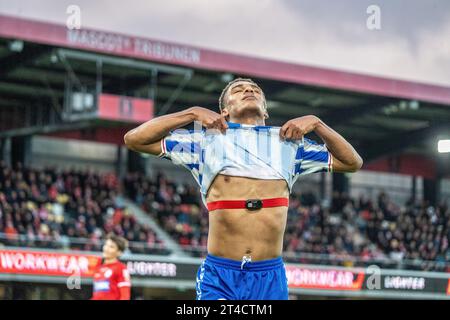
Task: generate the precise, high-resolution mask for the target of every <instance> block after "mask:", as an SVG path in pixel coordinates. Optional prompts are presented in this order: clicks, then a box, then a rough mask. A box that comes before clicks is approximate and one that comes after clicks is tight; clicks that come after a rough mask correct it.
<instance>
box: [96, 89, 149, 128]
mask: <svg viewBox="0 0 450 320" xmlns="http://www.w3.org/2000/svg"><path fill="white" fill-rule="evenodd" d="M153 105H154V103H153V101H152V100H150V99H140V98H132V97H125V96H116V95H112V94H105V93H102V94H100V95H99V96H98V111H97V112H98V113H97V115H98V117H99V118H100V119H105V120H114V121H126V122H136V123H142V122H146V121H148V120H151V119H152V118H153Z"/></svg>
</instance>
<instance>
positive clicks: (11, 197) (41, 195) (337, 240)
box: [0, 162, 450, 272]
mask: <svg viewBox="0 0 450 320" xmlns="http://www.w3.org/2000/svg"><path fill="white" fill-rule="evenodd" d="M121 190H124V192H125V193H126V196H128V197H129V198H130V199H132V200H133V201H135V202H136V204H137V205H138V206H140V207H141V208H142V209H143V210H145V212H147V213H148V214H149V215H150V216H151V217H152V218H154V219H155V221H157V222H158V223H159V224H160V226H161V227H162V228H163V229H164V230H165V231H166V232H167V233H168V234H169V235H170V236H171V237H172V238H173V239H174V240H175V241H176V242H177V243H179V245H180V246H181V247H182V248H183V249H184V250H186V251H187V252H189V253H190V254H192V255H193V256H197V257H201V256H204V255H205V253H206V245H207V239H208V212H207V210H206V208H205V207H204V206H203V205H202V204H201V201H200V196H199V193H198V190H197V188H196V187H195V186H192V185H188V184H186V183H180V182H175V181H171V180H169V179H167V178H166V177H165V175H163V174H162V173H158V174H157V175H156V176H155V178H151V177H144V176H142V175H141V174H138V173H128V174H127V175H126V176H125V177H124V179H123V181H122V183H121V181H119V180H118V178H117V177H116V176H115V175H114V174H101V175H100V174H96V173H94V172H92V171H89V170H83V171H77V170H74V169H71V170H57V169H54V168H45V169H31V168H25V167H23V166H21V165H20V164H18V165H17V166H15V167H14V168H11V167H8V166H6V164H5V163H4V162H1V163H0V243H2V244H3V245H6V246H22V247H24V246H26V247H41V248H70V249H72V250H89V251H99V250H100V248H101V243H102V239H103V238H104V236H105V235H106V234H107V233H109V232H114V233H116V234H120V235H123V236H125V237H126V238H127V239H128V240H129V241H130V251H131V252H133V253H153V254H168V253H169V250H167V249H165V247H164V244H163V243H162V241H161V240H160V239H159V238H158V237H157V236H156V234H155V232H153V231H152V230H151V228H150V227H148V226H145V225H142V224H140V223H139V222H138V221H137V220H136V218H135V217H134V216H133V214H132V213H130V212H129V211H128V209H127V208H126V207H121V206H118V205H117V204H116V203H115V201H114V199H115V197H116V195H118V194H119V193H120V192H121ZM449 238H450V209H449V207H448V204H447V203H442V204H441V205H439V206H435V207H433V206H429V205H428V204H427V203H426V202H420V203H419V202H413V201H408V202H407V203H406V204H404V205H403V206H399V205H397V204H395V203H394V202H393V201H391V200H390V199H389V196H388V195H387V194H386V193H383V192H380V194H379V195H378V198H377V199H375V200H372V199H366V198H365V197H364V196H361V197H360V198H358V199H354V198H350V197H349V196H348V195H347V194H346V193H342V194H339V193H335V194H334V195H333V199H332V202H331V206H327V205H324V204H321V203H319V202H318V200H317V197H316V196H315V195H314V194H312V193H295V194H293V195H292V196H291V200H290V207H289V214H288V220H287V226H286V234H285V239H284V252H285V259H286V260H287V261H290V262H300V263H315V264H328V265H345V266H367V265H370V264H373V263H376V264H377V265H382V266H384V267H391V268H405V269H416V270H429V271H430V270H432V271H447V272H448V271H450V270H448V267H447V266H448V265H449V262H450V249H449Z"/></svg>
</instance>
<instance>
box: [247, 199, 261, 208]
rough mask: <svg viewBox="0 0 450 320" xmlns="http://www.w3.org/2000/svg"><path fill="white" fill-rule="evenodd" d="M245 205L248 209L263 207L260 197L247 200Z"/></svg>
mask: <svg viewBox="0 0 450 320" xmlns="http://www.w3.org/2000/svg"><path fill="white" fill-rule="evenodd" d="M245 207H246V208H247V210H250V211H256V210H259V209H261V208H262V207H263V203H262V201H261V200H258V199H252V200H247V201H246V202H245Z"/></svg>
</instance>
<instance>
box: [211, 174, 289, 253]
mask: <svg viewBox="0 0 450 320" xmlns="http://www.w3.org/2000/svg"><path fill="white" fill-rule="evenodd" d="M281 197H286V198H287V197H289V191H288V188H287V184H286V182H285V181H284V180H257V179H249V178H242V177H229V176H223V175H219V176H218V177H217V178H216V179H215V180H214V182H213V184H212V186H211V188H210V190H209V192H208V196H207V201H208V202H213V201H221V200H247V199H270V198H281ZM286 218H287V207H275V208H263V209H260V210H258V211H248V210H246V209H220V210H215V211H212V212H210V214H209V238H208V252H209V253H211V254H213V255H216V256H221V257H226V258H229V259H234V260H241V259H242V257H243V256H244V255H250V256H251V257H252V259H253V260H254V261H258V260H265V259H271V258H276V257H278V256H280V255H281V252H282V246H283V235H284V230H285V227H286Z"/></svg>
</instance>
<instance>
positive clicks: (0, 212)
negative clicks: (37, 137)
mask: <svg viewBox="0 0 450 320" xmlns="http://www.w3.org/2000/svg"><path fill="white" fill-rule="evenodd" d="M118 189H119V181H118V180H117V177H116V176H115V175H112V174H105V175H99V174H96V173H94V172H93V171H91V170H85V171H76V170H62V171H58V170H56V169H54V168H45V169H41V170H38V169H31V168H25V167H23V166H22V165H21V164H18V165H16V166H15V167H14V168H11V167H8V166H7V165H6V164H5V163H4V162H0V243H3V244H4V245H21V246H30V247H47V248H70V249H74V250H92V251H98V250H101V246H102V241H103V238H104V237H105V235H106V234H107V233H110V232H113V233H116V234H118V235H121V236H124V237H125V238H126V239H127V240H128V241H130V250H131V251H132V252H136V253H155V252H157V251H158V250H159V248H161V250H163V249H162V247H163V246H162V244H161V243H160V241H159V239H157V237H156V235H155V233H154V232H153V231H152V230H151V229H150V228H149V227H147V226H144V225H142V224H140V223H138V221H137V220H136V218H135V217H134V216H133V214H132V213H131V212H129V210H127V208H123V207H119V206H117V205H116V204H115V201H114V199H115V197H116V195H117V192H118Z"/></svg>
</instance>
